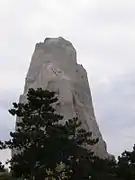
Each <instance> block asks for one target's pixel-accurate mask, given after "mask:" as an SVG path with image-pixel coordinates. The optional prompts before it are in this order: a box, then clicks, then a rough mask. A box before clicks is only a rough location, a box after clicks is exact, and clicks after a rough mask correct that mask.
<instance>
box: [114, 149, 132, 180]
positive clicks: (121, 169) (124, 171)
mask: <svg viewBox="0 0 135 180" xmlns="http://www.w3.org/2000/svg"><path fill="white" fill-rule="evenodd" d="M117 175H118V177H120V178H122V179H123V180H134V179H135V145H134V147H133V150H132V151H124V152H123V153H122V154H121V156H119V157H118V166H117Z"/></svg>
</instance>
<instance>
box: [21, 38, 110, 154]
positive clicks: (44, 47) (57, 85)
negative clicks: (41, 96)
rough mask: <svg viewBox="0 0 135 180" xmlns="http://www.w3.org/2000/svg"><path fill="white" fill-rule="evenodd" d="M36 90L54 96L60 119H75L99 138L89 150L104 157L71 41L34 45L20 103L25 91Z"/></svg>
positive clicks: (86, 85) (84, 76) (84, 75)
mask: <svg viewBox="0 0 135 180" xmlns="http://www.w3.org/2000/svg"><path fill="white" fill-rule="evenodd" d="M38 87H42V88H43V89H48V90H51V91H55V92H56V93H57V94H58V97H59V102H58V103H57V104H56V110H57V111H58V112H60V114H61V115H63V116H64V120H67V119H70V118H73V117H78V118H79V120H81V122H82V126H83V127H84V128H85V129H86V130H88V131H91V132H92V133H93V137H94V138H97V137H98V138H99V142H98V143H97V144H96V145H94V147H93V148H92V150H93V151H94V152H95V154H96V155H98V156H100V157H102V158H107V157H108V153H107V150H106V144H105V142H104V140H103V138H102V135H101V133H100V130H99V127H98V125H97V122H96V119H95V115H94V109H93V104H92V98H91V92H90V88H89V83H88V78H87V72H86V70H85V69H84V68H83V66H82V65H80V64H77V58H76V50H75V48H74V47H73V45H72V44H71V42H69V41H67V40H65V39H63V38H61V37H59V38H46V39H45V41H44V42H43V43H38V44H36V47H35V51H34V53H33V56H32V60H31V64H30V67H29V70H28V73H27V77H26V82H25V88H24V94H23V95H21V96H20V101H25V99H26V94H27V91H28V89H29V88H38Z"/></svg>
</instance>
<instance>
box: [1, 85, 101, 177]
mask: <svg viewBox="0 0 135 180" xmlns="http://www.w3.org/2000/svg"><path fill="white" fill-rule="evenodd" d="M57 101H58V98H57V97H56V94H55V93H54V92H49V91H48V90H42V89H41V88H39V89H37V90H34V89H29V91H28V94H27V102H26V103H13V108H12V109H10V110H9V112H10V114H11V115H13V116H17V117H18V118H19V121H17V124H16V125H17V129H16V131H15V132H11V133H10V136H11V139H10V140H9V141H5V142H0V149H5V148H9V149H11V150H12V151H13V152H14V153H13V154H14V155H13V156H12V158H11V160H10V161H9V163H10V164H11V170H12V173H13V176H15V177H23V178H28V179H33V178H35V179H41V180H42V179H45V178H49V177H50V174H48V172H49V171H50V172H53V173H52V174H53V176H55V178H56V179H58V176H57V175H58V174H57V173H56V172H57V171H56V169H57V166H58V165H59V164H61V163H62V164H64V165H65V167H66V168H65V169H66V172H65V174H64V175H65V176H66V177H65V178H68V179H78V180H79V179H80V180H81V179H88V176H90V173H91V171H90V170H89V168H90V167H89V166H87V163H86V162H87V161H89V160H90V158H91V157H92V155H93V153H92V152H90V151H89V150H87V149H86V148H85V147H86V146H87V145H88V144H90V145H94V144H95V143H97V141H98V140H97V139H96V140H93V139H92V138H91V135H92V134H91V133H90V132H86V131H85V130H84V129H82V128H81V123H80V122H78V120H77V118H73V119H72V120H67V121H66V122H65V123H62V122H63V121H62V120H63V117H62V116H61V115H59V114H57V113H56V112H55V108H54V105H55V104H56V103H57ZM85 164H86V165H85ZM64 171H65V170H64ZM73 172H74V173H73ZM61 173H63V172H59V176H60V175H61ZM52 174H51V176H52ZM62 175H63V174H62Z"/></svg>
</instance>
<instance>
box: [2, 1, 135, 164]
mask: <svg viewBox="0 0 135 180" xmlns="http://www.w3.org/2000/svg"><path fill="white" fill-rule="evenodd" d="M0 24H1V28H0V40H1V41H0V49H1V50H0V123H1V126H0V138H1V139H6V138H7V137H8V131H9V130H10V129H13V127H14V121H13V120H12V118H11V117H10V116H9V115H8V112H7V109H8V108H9V107H10V104H11V102H12V101H16V100H18V97H19V94H20V93H21V92H22V91H23V85H24V79H25V75H26V72H27V70H28V67H29V63H30V59H31V56H32V53H33V50H34V46H35V44H36V43H37V42H40V41H43V40H44V39H45V38H46V37H47V36H49V37H57V36H63V37H64V38H66V39H68V40H70V41H71V42H72V43H73V45H74V46H75V48H76V50H77V53H78V62H79V63H81V64H83V65H84V67H85V68H86V69H87V72H88V76H89V82H90V86H91V90H92V95H93V101H94V107H95V112H96V116H97V121H98V123H99V126H100V129H101V131H102V134H103V136H104V139H105V140H106V141H107V146H108V150H109V152H111V153H113V154H115V155H118V154H120V153H121V151H123V150H124V149H125V148H126V149H127V148H129V149H131V147H132V146H133V143H134V142H135V111H134V109H135V91H134V90H135V79H134V77H135V1H134V0H102V1H101V0H91V1H90V0H68V1H67V0H38V1H37V0H29V1H28V0H12V1H11V0H1V1H0ZM6 156H7V157H8V156H9V153H7V152H4V154H3V153H0V159H1V160H4V159H5V158H6Z"/></svg>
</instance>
